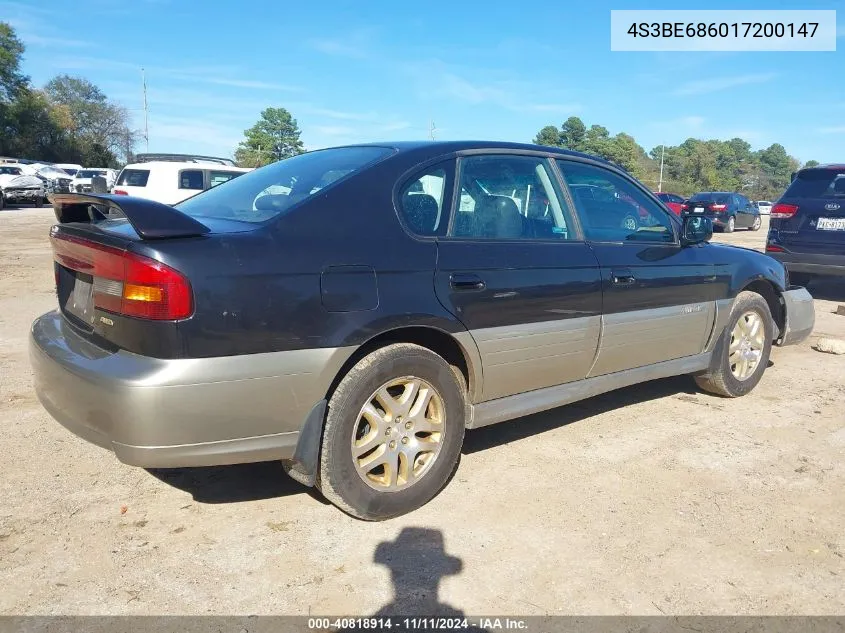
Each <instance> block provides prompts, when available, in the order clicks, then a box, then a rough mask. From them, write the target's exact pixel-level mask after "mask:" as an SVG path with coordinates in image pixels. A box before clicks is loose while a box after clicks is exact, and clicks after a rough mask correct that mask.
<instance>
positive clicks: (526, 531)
mask: <svg viewBox="0 0 845 633" xmlns="http://www.w3.org/2000/svg"><path fill="white" fill-rule="evenodd" d="M53 219H54V217H53V215H52V210H51V209H40V210H36V209H31V210H29V209H7V210H4V211H2V212H0V238H2V239H0V424H2V433H0V473H2V474H1V475H0V500H2V501H0V586H2V587H3V590H2V592H0V614H180V613H184V614H206V613H213V614H252V613H256V614H300V615H305V614H348V615H352V614H355V615H366V614H373V613H376V612H378V611H380V610H385V611H392V612H397V611H398V612H404V613H410V612H429V613H432V612H441V613H442V612H447V611H451V612H455V611H460V612H464V613H467V614H511V615H517V614H519V615H529V614H656V615H659V614H661V613H667V614H670V613H671V614H699V613H708V614H805V613H806V614H842V613H843V612H844V611H845V591H843V587H845V559H843V556H845V512H844V511H843V506H844V505H845V504H843V501H845V492H843V491H845V465H843V463H844V462H843V456H845V413H843V411H845V407H843V403H845V356H833V355H828V354H822V353H819V352H816V351H814V350H813V349H811V345H812V343H813V342H814V341H815V340H816V339H817V338H818V336H819V335H828V336H834V337H838V338H843V339H845V317H843V316H837V315H834V314H833V311H834V310H835V308H836V305H837V303H839V302H845V285H843V284H837V283H829V284H826V285H821V286H818V287H814V288H812V289H811V291H812V292H813V294H814V295H816V296H817V297H818V298H819V300H818V301H817V303H816V314H817V317H816V318H817V322H816V333H815V335H814V336H813V338H812V339H811V340H810V341H808V342H806V343H804V344H803V345H801V346H799V347H792V348H786V349H775V350H774V351H773V354H772V361H773V365H772V366H771V367H770V368H769V369H768V370H767V372H766V376H765V377H764V379H763V382H762V383H761V384H760V386H759V387H758V388H757V389H756V390H755V391H754V392H753V393H752V394H751V395H749V396H747V397H745V398H741V399H738V400H726V399H720V398H717V397H713V396H709V395H705V394H704V393H701V392H698V391H696V389H695V387H694V383H693V382H692V381H691V380H690V379H688V378H683V377H682V378H677V379H669V380H661V381H655V382H652V383H647V384H644V385H640V386H636V387H632V388H629V389H625V390H622V391H618V392H614V393H611V394H607V395H605V396H601V397H598V398H593V399H591V400H588V401H585V402H582V403H579V404H576V405H572V406H569V407H566V408H562V409H557V410H554V411H550V412H547V413H543V414H539V415H534V416H531V417H527V418H522V419H519V420H516V421H513V422H509V423H505V424H502V425H498V426H494V427H489V428H486V429H480V430H477V431H472V432H469V433H468V435H467V439H466V444H465V448H464V455H463V458H462V462H461V465H460V468H459V469H458V472H457V474H456V476H455V477H454V479H453V480H452V482H451V484H450V485H449V486H448V487H447V488H446V490H444V492H443V493H442V494H440V495H439V496H438V497H437V498H436V499H435V500H434V501H433V502H431V503H430V504H428V505H427V506H426V507H424V508H423V509H421V510H420V511H418V512H416V513H413V514H411V515H410V516H406V517H402V518H399V519H395V520H392V521H389V522H386V523H380V524H368V523H363V522H360V521H356V520H353V519H351V518H349V517H347V516H346V515H344V514H342V513H340V512H339V511H338V510H336V509H334V508H333V507H332V506H329V505H327V504H326V503H325V502H323V501H322V500H321V499H320V498H318V497H316V496H314V495H313V494H311V493H310V492H309V490H307V489H306V488H304V487H302V486H300V485H299V484H297V483H295V482H293V481H292V480H289V479H288V478H286V477H285V475H284V474H283V473H282V470H281V467H280V466H279V465H278V464H274V463H267V464H257V465H248V466H234V467H223V468H208V469H195V470H191V469H185V470H180V471H166V472H155V473H151V472H147V471H145V470H142V469H138V468H132V467H129V466H124V465H122V464H120V463H119V462H118V461H117V460H116V459H115V458H114V456H113V455H111V454H109V453H108V452H106V451H103V450H101V449H99V448H97V447H95V446H92V445H90V444H87V443H85V442H83V441H82V440H79V439H77V438H76V437H74V436H73V435H71V434H70V433H69V432H67V431H65V430H64V429H63V428H61V427H60V426H59V425H58V424H57V423H56V422H54V421H53V420H52V419H51V418H50V417H49V416H48V415H47V414H46V413H45V412H44V410H43V409H42V408H41V407H40V405H39V404H38V402H37V401H36V398H35V395H34V393H33V391H32V387H31V377H30V369H29V363H28V359H27V350H26V343H27V333H28V328H29V325H30V323H31V321H32V320H33V318H34V317H36V316H37V315H39V314H41V313H42V312H46V311H47V310H50V309H53V307H54V304H55V298H54V294H53V279H52V268H51V256H50V252H49V245H48V242H47V230H48V227H49V226H50V224H51V223H52V221H53ZM765 229H766V226H765V225H764V227H763V230H761V231H759V232H757V233H750V232H744V231H737V232H736V233H734V234H732V235H719V236H717V239H719V240H720V241H728V242H731V243H734V244H739V245H743V246H748V247H753V248H762V245H763V241H764V239H765V235H766V230H765Z"/></svg>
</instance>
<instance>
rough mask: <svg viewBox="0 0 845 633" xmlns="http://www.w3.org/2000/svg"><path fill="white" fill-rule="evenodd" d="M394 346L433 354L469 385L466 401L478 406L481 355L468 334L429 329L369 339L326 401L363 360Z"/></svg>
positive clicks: (345, 365)
mask: <svg viewBox="0 0 845 633" xmlns="http://www.w3.org/2000/svg"><path fill="white" fill-rule="evenodd" d="M393 343H413V344H415V345H419V346H421V347H425V348H426V349H429V350H431V351H432V352H434V353H435V354H437V355H438V356H440V357H441V358H443V359H444V360H445V361H446V362H447V363H449V364H450V365H452V366H454V367H456V368H457V369H458V371H459V372H460V374H461V375H462V376H463V378H464V380H465V381H466V387H467V399H468V400H469V401H470V402H475V399H476V396H477V395H478V394H480V393H481V355H480V353H479V351H478V347H477V346H476V344H475V341H474V340H473V338H472V335H470V333H469V332H467V331H463V332H456V333H449V332H446V331H444V330H441V329H440V328H436V327H432V326H428V325H413V326H401V327H396V328H392V329H389V330H386V331H384V332H381V333H379V334H376V335H375V336H373V337H371V338H369V339H368V340H367V341H365V342H364V343H363V344H362V345H360V346H359V347H358V349H356V350H355V352H354V353H353V354H352V355H351V356H350V357H349V358H348V359H347V360H346V362H345V363H343V365H342V366H341V367H340V369H339V370H338V372H337V374H336V375H335V377H334V379H333V380H332V382H331V384H330V385H329V388H328V390H327V392H326V399H327V400H328V399H329V398H331V394H332V393H333V392H334V390H335V389H336V388H337V385H338V384H339V383H340V381H341V380H343V377H344V376H345V375H346V374H347V373H348V372H349V370H350V369H351V368H352V367H354V366H355V364H356V363H357V362H358V361H360V360H361V359H362V358H364V357H365V356H367V355H368V354H371V353H372V352H374V351H375V350H377V349H380V348H382V347H386V346H387V345H391V344H393Z"/></svg>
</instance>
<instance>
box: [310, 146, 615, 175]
mask: <svg viewBox="0 0 845 633" xmlns="http://www.w3.org/2000/svg"><path fill="white" fill-rule="evenodd" d="M344 147H390V148H393V149H395V150H396V151H397V152H399V153H408V152H415V153H416V152H420V153H430V154H431V155H437V154H448V153H452V152H461V151H472V150H491V149H492V150H496V149H502V150H509V151H520V150H521V151H530V152H543V153H544V154H557V155H559V156H577V157H580V158H588V159H590V160H594V161H598V162H601V163H605V164H607V165H612V166H613V167H616V168H619V169H624V168H622V167H621V166H620V165H617V164H616V163H613V162H611V161H609V160H606V159H604V158H601V157H599V156H594V155H592V154H585V153H583V152H576V151H574V150H569V149H563V148H560V147H550V146H548V145H534V144H532V143H512V142H510V141H477V140H475V141H473V140H469V141H468V140H464V141H387V142H382V143H356V144H354V145H345V146H344ZM325 149H332V148H325Z"/></svg>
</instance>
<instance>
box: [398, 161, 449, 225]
mask: <svg viewBox="0 0 845 633" xmlns="http://www.w3.org/2000/svg"><path fill="white" fill-rule="evenodd" d="M446 167H447V165H442V164H441V165H434V166H432V167H429V168H428V169H426V170H425V171H423V172H422V173H420V174H418V175H415V176H413V177H412V179H411V180H410V181H409V182H407V183H406V184H405V186H404V187H403V188H402V191H401V192H400V194H399V210H400V212H401V213H402V217H403V219H404V220H405V224H406V225H407V226H408V228H409V229H411V231H413V232H414V233H416V234H417V235H426V236H432V235H442V234H443V233H444V231H445V228H446V221H445V217H444V213H443V206H444V201H445V199H446V190H447V184H446V177H447V171H446ZM450 171H451V169H450Z"/></svg>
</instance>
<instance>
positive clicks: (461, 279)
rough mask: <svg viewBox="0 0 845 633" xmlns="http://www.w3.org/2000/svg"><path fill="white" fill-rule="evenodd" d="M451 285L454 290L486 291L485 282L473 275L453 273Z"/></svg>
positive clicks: (450, 278) (450, 280)
mask: <svg viewBox="0 0 845 633" xmlns="http://www.w3.org/2000/svg"><path fill="white" fill-rule="evenodd" d="M449 283H450V285H451V286H452V288H453V289H454V290H484V288H486V287H487V285H486V284H485V283H484V280H483V279H482V278H481V277H479V276H478V275H474V274H473V273H452V276H451V277H449Z"/></svg>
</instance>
